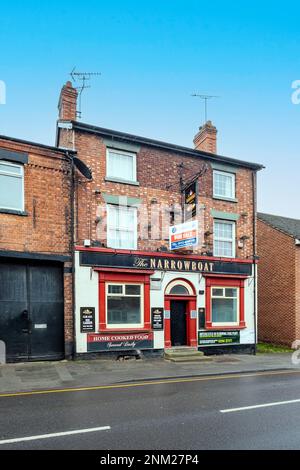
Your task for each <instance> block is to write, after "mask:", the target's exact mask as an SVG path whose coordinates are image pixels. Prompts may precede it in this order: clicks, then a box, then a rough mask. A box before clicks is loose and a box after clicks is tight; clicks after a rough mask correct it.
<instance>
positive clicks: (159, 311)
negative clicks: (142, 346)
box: [151, 308, 164, 330]
mask: <svg viewBox="0 0 300 470" xmlns="http://www.w3.org/2000/svg"><path fill="white" fill-rule="evenodd" d="M151 316H152V329H153V330H163V329H164V309H163V308H152V309H151Z"/></svg>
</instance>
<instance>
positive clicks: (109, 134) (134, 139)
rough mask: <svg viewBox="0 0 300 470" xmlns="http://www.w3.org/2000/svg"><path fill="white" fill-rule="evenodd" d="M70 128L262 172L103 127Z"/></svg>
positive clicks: (256, 166)
mask: <svg viewBox="0 0 300 470" xmlns="http://www.w3.org/2000/svg"><path fill="white" fill-rule="evenodd" d="M72 126H73V128H74V129H75V130H77V131H82V132H90V133H93V134H97V135H101V136H104V137H108V138H112V139H118V140H123V141H126V142H130V143H135V144H141V145H147V146H150V147H156V148H159V149H164V150H170V151H172V152H176V153H180V154H185V155H190V156H194V157H202V158H204V159H206V160H210V161H214V162H216V163H225V164H230V165H235V166H239V167H243V168H249V169H251V170H255V171H258V170H262V169H263V168H264V166H263V165H261V164H259V163H251V162H246V161H244V160H237V159H235V158H230V157H224V156H222V155H217V154H213V153H209V152H203V151H200V150H195V149H192V148H190V147H182V146H180V145H176V144H170V143H168V142H162V141H160V140H154V139H149V138H147V137H140V136H137V135H133V134H127V133H125V132H120V131H114V130H111V129H105V128H103V127H97V126H93V125H90V124H85V123H82V122H78V121H72Z"/></svg>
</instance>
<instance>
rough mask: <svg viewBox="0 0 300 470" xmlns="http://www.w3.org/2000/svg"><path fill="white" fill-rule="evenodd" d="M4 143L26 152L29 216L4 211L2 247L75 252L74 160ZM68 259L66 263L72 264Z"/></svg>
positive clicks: (68, 304)
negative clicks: (73, 250) (73, 233)
mask: <svg viewBox="0 0 300 470" xmlns="http://www.w3.org/2000/svg"><path fill="white" fill-rule="evenodd" d="M0 147H1V148H5V149H7V150H12V151H20V152H26V153H28V154H29V162H28V164H26V165H25V166H24V190H25V191H24V193H25V212H26V213H27V215H26V216H20V215H13V214H5V213H0V250H9V251H17V252H32V253H34V252H37V253H44V254H48V255H70V254H71V202H70V194H71V192H70V163H69V161H68V160H67V159H66V157H65V156H64V155H63V154H62V153H61V152H56V151H55V150H53V151H52V150H51V149H49V150H48V149H45V148H43V147H39V146H35V145H27V144H23V143H21V142H14V141H9V140H6V139H3V140H2V139H0ZM70 266H71V264H70V263H66V264H65V267H70ZM64 283H65V300H66V301H65V326H66V328H65V339H66V342H71V341H72V338H73V320H72V276H71V274H65V279H64Z"/></svg>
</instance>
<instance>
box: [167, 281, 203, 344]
mask: <svg viewBox="0 0 300 470" xmlns="http://www.w3.org/2000/svg"><path fill="white" fill-rule="evenodd" d="M196 305H197V297H196V291H195V288H194V286H193V284H191V283H190V282H189V281H187V280H186V279H174V280H173V281H171V282H170V283H169V284H168V285H167V287H166V290H165V348H170V347H180V346H181V347H182V346H193V347H196V346H197V310H196Z"/></svg>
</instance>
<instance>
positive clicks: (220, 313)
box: [211, 287, 239, 326]
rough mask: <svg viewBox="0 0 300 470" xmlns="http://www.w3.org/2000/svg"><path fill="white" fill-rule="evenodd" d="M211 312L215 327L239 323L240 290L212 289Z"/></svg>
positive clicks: (234, 288)
mask: <svg viewBox="0 0 300 470" xmlns="http://www.w3.org/2000/svg"><path fill="white" fill-rule="evenodd" d="M211 304H212V305H211V310H212V323H213V325H216V326H217V325H218V324H220V325H237V324H238V323H239V315H238V312H239V289H238V288H237V287H212V288H211Z"/></svg>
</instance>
